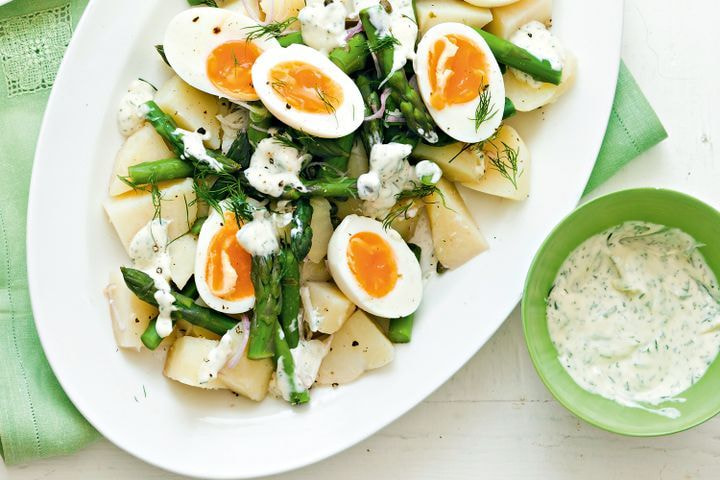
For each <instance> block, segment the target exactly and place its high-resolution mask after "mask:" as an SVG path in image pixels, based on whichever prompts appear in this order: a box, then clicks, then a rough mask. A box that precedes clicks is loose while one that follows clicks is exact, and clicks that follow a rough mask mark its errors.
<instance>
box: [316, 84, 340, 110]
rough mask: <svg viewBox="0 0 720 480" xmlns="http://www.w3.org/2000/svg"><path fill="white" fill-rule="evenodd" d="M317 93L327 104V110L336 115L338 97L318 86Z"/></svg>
mask: <svg viewBox="0 0 720 480" xmlns="http://www.w3.org/2000/svg"><path fill="white" fill-rule="evenodd" d="M315 94H316V95H317V96H318V98H319V99H320V101H321V102H322V103H323V105H325V110H327V112H328V113H332V114H333V115H335V103H338V100H337V98H335V97H333V96H332V95H329V94H328V93H326V92H324V91H323V90H322V89H321V88H318V87H315Z"/></svg>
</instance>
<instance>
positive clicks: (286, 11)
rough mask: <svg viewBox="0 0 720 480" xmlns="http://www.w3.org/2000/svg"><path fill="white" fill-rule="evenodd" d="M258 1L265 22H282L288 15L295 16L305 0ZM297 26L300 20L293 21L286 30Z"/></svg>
mask: <svg viewBox="0 0 720 480" xmlns="http://www.w3.org/2000/svg"><path fill="white" fill-rule="evenodd" d="M259 3H260V9H261V10H262V11H263V14H264V19H265V22H266V23H269V22H282V21H284V20H287V19H288V18H290V17H297V15H298V13H300V10H302V8H303V7H305V0H260V2H259ZM299 28H300V22H293V24H291V25H290V26H289V27H288V29H287V31H294V30H298V29H299Z"/></svg>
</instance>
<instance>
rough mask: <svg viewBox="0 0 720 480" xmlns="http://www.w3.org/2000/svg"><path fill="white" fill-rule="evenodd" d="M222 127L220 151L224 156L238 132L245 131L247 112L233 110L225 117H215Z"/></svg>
mask: <svg viewBox="0 0 720 480" xmlns="http://www.w3.org/2000/svg"><path fill="white" fill-rule="evenodd" d="M216 118H217V119H218V121H219V122H220V126H221V127H222V130H221V131H222V135H221V137H220V140H221V145H220V149H221V150H222V152H223V153H224V154H226V153H227V152H228V151H229V150H230V147H231V146H232V144H233V142H234V141H235V139H236V138H237V136H238V134H239V133H240V132H244V131H246V130H247V126H248V111H247V110H245V109H239V110H235V111H234V112H230V113H228V114H227V115H217V117H216Z"/></svg>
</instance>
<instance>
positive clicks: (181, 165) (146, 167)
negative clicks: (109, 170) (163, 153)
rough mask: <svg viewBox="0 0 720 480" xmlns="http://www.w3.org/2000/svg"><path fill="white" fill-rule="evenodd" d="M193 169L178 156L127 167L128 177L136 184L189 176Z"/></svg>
mask: <svg viewBox="0 0 720 480" xmlns="http://www.w3.org/2000/svg"><path fill="white" fill-rule="evenodd" d="M194 171H195V169H194V168H193V166H192V164H190V163H188V162H186V161H185V160H180V159H179V158H166V159H162V160H153V161H150V162H142V163H138V164H136V165H132V166H130V167H128V177H129V179H130V181H131V182H133V183H134V184H136V185H146V184H148V183H155V182H163V181H165V180H175V179H176V178H185V177H191V176H192V175H193V172H194Z"/></svg>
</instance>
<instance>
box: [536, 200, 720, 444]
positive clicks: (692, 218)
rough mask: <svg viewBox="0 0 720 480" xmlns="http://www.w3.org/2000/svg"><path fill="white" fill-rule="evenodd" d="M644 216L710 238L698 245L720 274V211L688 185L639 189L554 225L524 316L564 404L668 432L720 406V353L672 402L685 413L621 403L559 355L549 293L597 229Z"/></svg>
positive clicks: (622, 425) (541, 369) (624, 429)
mask: <svg viewBox="0 0 720 480" xmlns="http://www.w3.org/2000/svg"><path fill="white" fill-rule="evenodd" d="M631 220H639V221H643V222H650V223H657V224H661V225H666V226H668V227H676V228H679V229H680V230H682V231H684V232H686V233H688V234H689V235H690V236H692V237H693V238H695V240H696V241H698V242H699V243H701V244H703V246H702V247H701V248H700V249H699V251H700V253H702V255H703V256H704V257H705V260H706V261H707V263H708V265H709V266H710V268H711V269H712V271H713V272H714V273H715V276H716V277H718V278H719V279H720V241H718V240H719V239H720V212H718V211H717V210H715V209H714V208H712V207H710V206H709V205H707V204H705V203H703V202H701V201H700V200H697V199H695V198H693V197H691V196H688V195H685V194H683V193H679V192H675V191H671V190H662V189H650V188H643V189H633V190H624V191H620V192H615V193H611V194H609V195H606V196H604V197H600V198H598V199H595V200H593V201H591V202H588V203H586V204H584V205H582V206H581V207H579V208H578V209H576V210H575V211H574V212H572V213H571V214H570V215H569V216H568V217H566V218H565V219H564V220H563V221H562V222H561V223H560V224H559V225H558V226H557V227H555V229H554V230H553V231H552V233H550V235H549V236H548V238H547V239H546V240H545V242H544V243H543V245H542V246H541V247H540V249H539V250H538V252H537V254H536V255H535V258H534V259H533V262H532V264H531V266H530V271H529V273H528V277H527V280H526V282H525V291H524V294H523V299H522V318H523V329H524V332H525V340H526V342H527V346H528V350H529V352H530V358H531V359H532V361H533V364H534V365H535V369H536V370H537V372H538V375H539V376H540V378H541V380H542V381H543V383H545V385H546V386H547V388H548V389H549V390H550V392H551V393H552V394H553V395H554V396H555V398H556V399H557V400H558V401H559V402H560V403H561V404H562V405H563V406H565V408H567V409H568V410H570V411H571V412H572V413H574V414H575V415H577V416H578V417H580V418H582V419H583V420H585V421H587V422H588V423H591V424H592V425H595V426H597V427H600V428H603V429H605V430H608V431H611V432H615V433H619V434H623V435H636V436H653V435H667V434H671V433H676V432H679V431H682V430H685V429H688V428H691V427H694V426H696V425H698V424H700V423H702V422H704V421H706V420H708V419H709V418H711V417H713V416H714V415H716V414H717V413H718V412H720V356H718V357H717V358H716V359H715V361H714V362H713V363H712V364H711V365H710V367H709V368H708V370H707V372H706V373H705V375H704V376H703V377H702V378H701V379H700V380H699V381H697V382H696V383H695V384H694V385H693V386H692V387H690V388H689V389H688V390H686V391H685V392H682V393H681V394H679V395H678V396H679V397H683V398H685V399H686V402H685V403H667V404H661V405H660V407H663V406H667V407H674V408H676V409H678V410H679V411H680V413H681V414H680V416H679V417H678V418H674V419H673V418H667V417H664V416H661V415H657V414H655V413H650V412H646V411H643V410H641V409H637V408H630V407H625V406H622V405H620V404H618V403H616V402H614V401H612V400H608V399H606V398H604V397H601V396H600V395H596V394H592V393H589V392H587V391H585V390H583V389H582V388H581V387H580V386H578V385H577V384H576V383H575V381H574V380H573V379H572V378H571V377H570V375H568V373H567V372H566V371H565V369H564V368H563V366H562V365H561V364H560V362H559V361H558V358H557V351H556V350H555V347H554V346H553V343H552V341H551V339H550V335H549V333H548V326H547V319H546V313H545V312H546V303H545V300H546V298H547V296H548V292H549V291H550V288H551V287H552V285H553V282H554V280H555V276H556V275H557V272H558V270H559V268H560V266H561V265H562V263H563V262H564V261H565V259H566V258H567V257H568V255H569V254H570V252H572V251H573V250H574V249H575V248H576V247H577V246H578V245H580V244H581V243H583V242H584V241H585V240H587V239H588V238H590V237H591V236H593V235H595V234H597V233H600V232H602V231H603V230H605V229H607V228H610V227H612V226H615V225H618V224H621V223H623V222H626V221H631Z"/></svg>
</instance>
